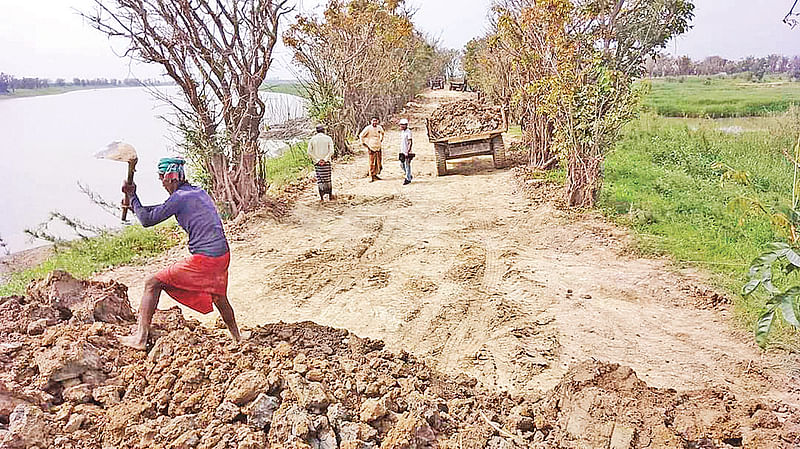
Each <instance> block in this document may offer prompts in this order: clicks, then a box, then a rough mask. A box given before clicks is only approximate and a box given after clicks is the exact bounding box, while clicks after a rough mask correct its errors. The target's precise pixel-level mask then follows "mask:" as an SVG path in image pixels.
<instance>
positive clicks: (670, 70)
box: [645, 55, 800, 81]
mask: <svg viewBox="0 0 800 449" xmlns="http://www.w3.org/2000/svg"><path fill="white" fill-rule="evenodd" d="M645 66H646V69H647V73H648V74H649V75H650V76H651V77H658V76H684V75H719V74H723V73H725V74H736V73H748V74H750V75H749V76H750V77H752V79H754V80H757V81H761V80H762V79H764V76H765V75H777V74H782V75H789V77H790V78H791V79H794V80H800V56H783V55H769V56H766V57H763V58H756V57H754V56H748V57H747V58H744V59H739V60H732V59H725V58H723V57H721V56H709V57H707V58H705V59H703V60H702V61H694V60H692V59H691V58H690V57H688V56H672V55H661V56H658V57H656V58H655V59H649V60H648V61H647V62H646V63H645Z"/></svg>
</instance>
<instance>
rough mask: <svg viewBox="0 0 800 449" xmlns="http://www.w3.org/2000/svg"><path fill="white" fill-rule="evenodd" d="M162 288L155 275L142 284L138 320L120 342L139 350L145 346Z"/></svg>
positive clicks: (162, 285)
mask: <svg viewBox="0 0 800 449" xmlns="http://www.w3.org/2000/svg"><path fill="white" fill-rule="evenodd" d="M163 289H164V284H163V283H162V282H161V281H159V280H158V279H156V278H155V276H153V277H150V278H149V279H147V282H145V284H144V294H143V295H142V303H141V304H140V305H139V322H138V324H137V326H136V330H135V331H134V332H133V334H131V335H130V336H128V337H123V338H120V339H119V342H120V343H122V344H123V345H125V346H128V347H131V348H134V349H139V350H143V349H144V348H145V346H147V337H148V336H149V335H150V323H151V322H152V321H153V314H154V313H156V307H158V299H159V297H160V296H161V290H163Z"/></svg>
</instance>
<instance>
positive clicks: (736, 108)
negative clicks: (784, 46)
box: [644, 76, 800, 118]
mask: <svg viewBox="0 0 800 449" xmlns="http://www.w3.org/2000/svg"><path fill="white" fill-rule="evenodd" d="M649 82H650V83H651V92H650V94H649V95H648V96H647V98H645V100H644V107H645V109H646V110H648V111H650V112H654V113H656V114H659V115H663V116H667V117H709V118H721V117H749V116H766V115H770V114H772V113H775V112H784V111H786V110H787V109H789V107H790V106H791V105H792V104H800V82H790V81H786V80H781V79H777V78H776V79H768V80H766V81H765V82H762V83H754V82H750V81H746V80H745V79H742V78H732V77H729V78H720V77H699V76H689V77H683V78H657V79H653V80H652V81H649Z"/></svg>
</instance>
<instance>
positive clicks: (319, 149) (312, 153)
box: [308, 124, 335, 201]
mask: <svg viewBox="0 0 800 449" xmlns="http://www.w3.org/2000/svg"><path fill="white" fill-rule="evenodd" d="M308 155H309V157H311V161H312V162H314V170H315V171H316V174H317V187H318V188H319V200H320V201H325V195H326V194H327V195H328V200H330V201H333V200H334V199H335V198H334V196H333V184H332V183H331V171H332V167H331V158H332V157H333V139H331V138H330V137H329V136H328V135H326V134H325V126H324V125H321V124H320V125H317V134H316V135H314V137H312V138H311V140H309V141H308Z"/></svg>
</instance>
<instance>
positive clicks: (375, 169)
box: [369, 151, 381, 181]
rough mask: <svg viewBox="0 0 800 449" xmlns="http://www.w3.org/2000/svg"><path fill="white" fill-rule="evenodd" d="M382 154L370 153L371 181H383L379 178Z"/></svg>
mask: <svg viewBox="0 0 800 449" xmlns="http://www.w3.org/2000/svg"><path fill="white" fill-rule="evenodd" d="M379 161H380V152H379V151H369V177H370V179H371V180H373V181H376V180H378V179H381V178H379V177H378V173H380V171H381V170H380V166H379Z"/></svg>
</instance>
